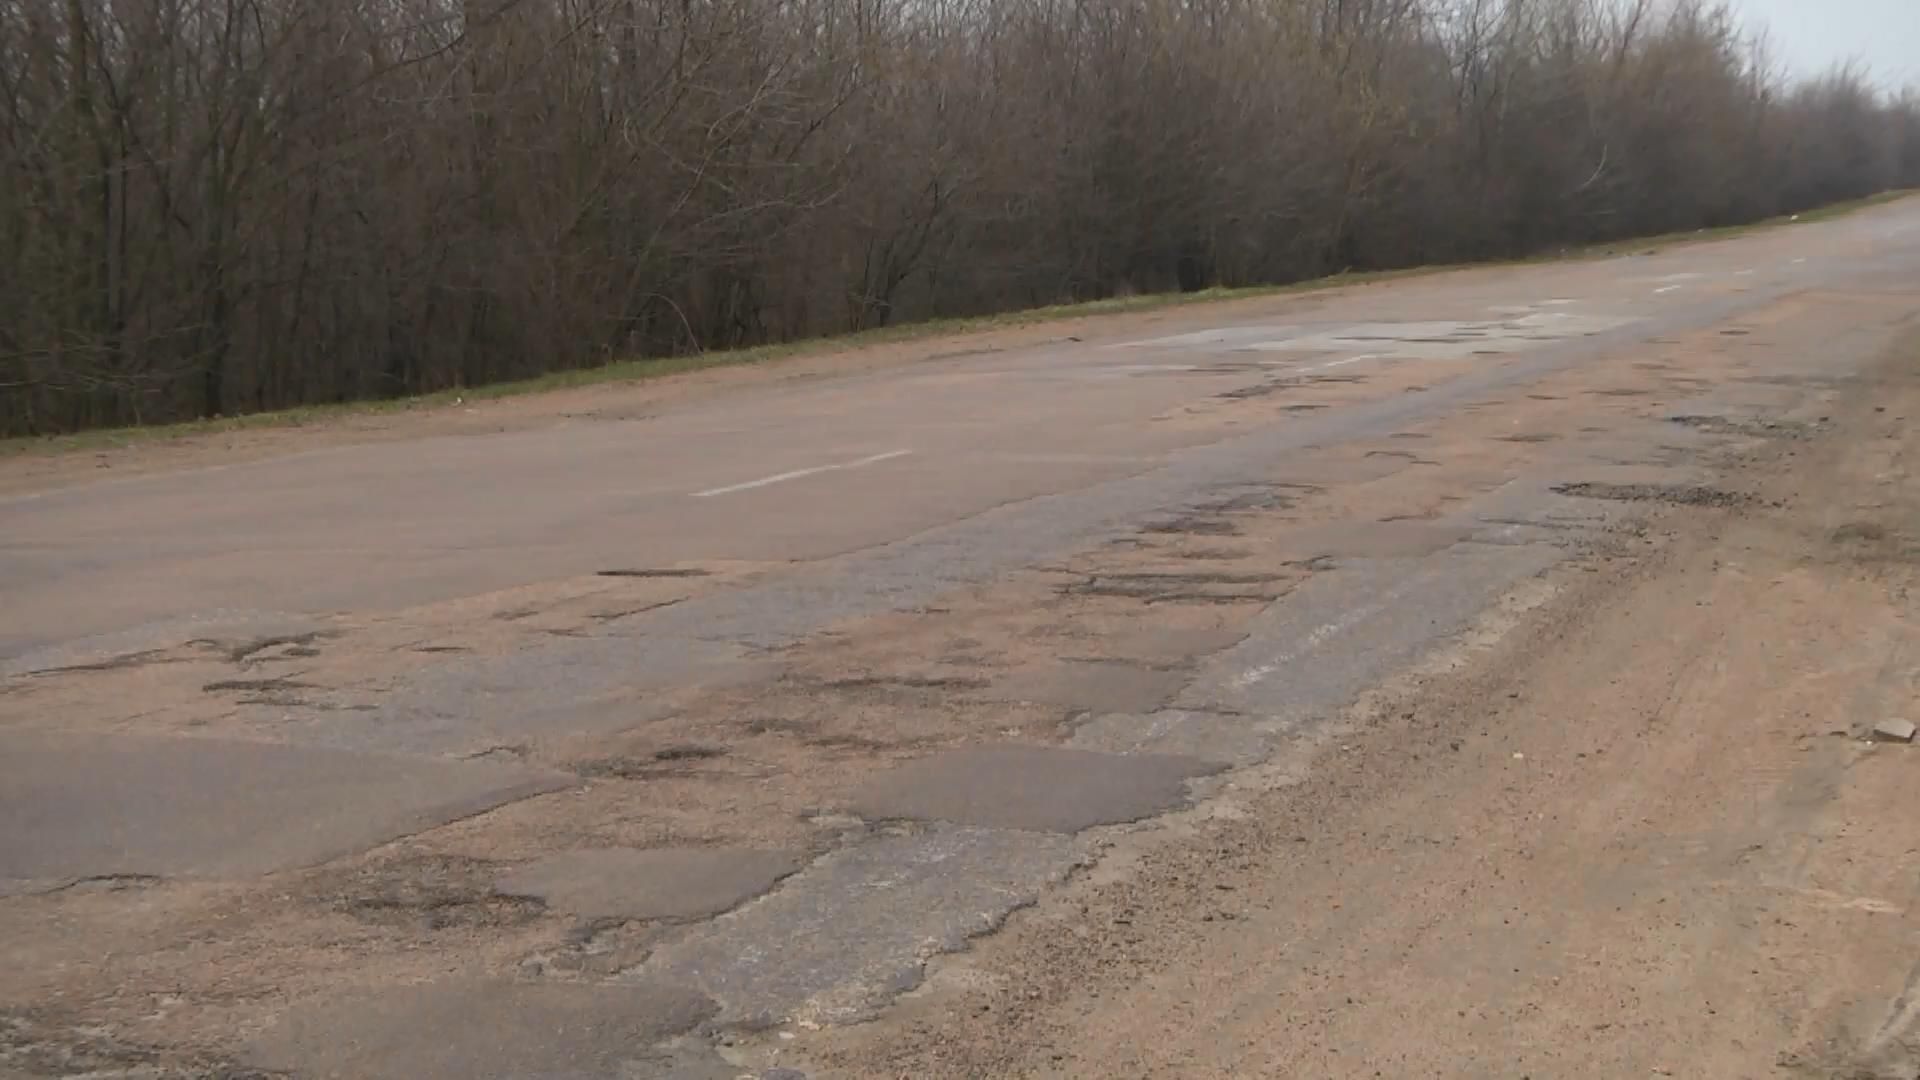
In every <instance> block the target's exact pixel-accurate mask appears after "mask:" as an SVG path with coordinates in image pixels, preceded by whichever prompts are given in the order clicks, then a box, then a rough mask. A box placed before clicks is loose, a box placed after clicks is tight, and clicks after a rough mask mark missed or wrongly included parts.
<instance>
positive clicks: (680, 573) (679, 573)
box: [594, 567, 712, 578]
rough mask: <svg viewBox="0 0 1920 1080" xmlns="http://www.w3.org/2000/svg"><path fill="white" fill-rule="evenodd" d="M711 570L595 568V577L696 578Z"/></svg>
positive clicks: (705, 574)
mask: <svg viewBox="0 0 1920 1080" xmlns="http://www.w3.org/2000/svg"><path fill="white" fill-rule="evenodd" d="M711 573H712V571H711V570H695V569H687V568H681V567H668V568H659V569H655V568H643V569H615V570H596V571H594V574H595V576H597V577H614V578H622V577H623V578H696V577H707V576H708V575H709V574H711Z"/></svg>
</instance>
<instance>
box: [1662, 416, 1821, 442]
mask: <svg viewBox="0 0 1920 1080" xmlns="http://www.w3.org/2000/svg"><path fill="white" fill-rule="evenodd" d="M1672 420H1673V422H1674V423H1676V424H1679V425H1680V426H1681V427H1689V428H1693V429H1694V430H1695V431H1704V432H1706V433H1707V434H1709V435H1744V436H1747V437H1749V438H1755V439H1805V438H1808V437H1810V436H1812V435H1813V434H1814V433H1815V432H1816V431H1818V430H1819V427H1818V425H1815V424H1808V423H1805V422H1802V421H1799V420H1734V419H1731V418H1729V417H1725V416H1676V417H1673V418H1672Z"/></svg>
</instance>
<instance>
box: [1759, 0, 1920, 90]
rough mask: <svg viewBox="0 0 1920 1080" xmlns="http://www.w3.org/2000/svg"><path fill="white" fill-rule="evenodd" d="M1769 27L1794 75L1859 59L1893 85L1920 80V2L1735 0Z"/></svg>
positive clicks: (1775, 49) (1879, 79)
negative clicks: (1839, 62)
mask: <svg viewBox="0 0 1920 1080" xmlns="http://www.w3.org/2000/svg"><path fill="white" fill-rule="evenodd" d="M1731 3H1732V4H1733V7H1734V10H1736V11H1738V12H1739V13H1740V14H1741V15H1742V17H1744V18H1745V19H1746V20H1747V21H1748V23H1749V24H1752V25H1756V26H1757V25H1760V24H1763V23H1764V24H1765V25H1766V26H1768V27H1769V28H1770V29H1771V34H1770V40H1771V42H1772V45H1773V54H1774V56H1775V57H1776V58H1777V59H1778V61H1779V62H1780V63H1782V64H1785V65H1786V66H1787V67H1788V68H1789V69H1790V70H1792V71H1793V72H1794V73H1795V74H1813V73H1817V72H1819V71H1822V70H1824V69H1825V68H1827V67H1829V66H1831V65H1832V64H1834V63H1836V62H1838V61H1842V60H1847V59H1853V58H1857V59H1859V60H1862V61H1864V62H1865V63H1866V64H1867V65H1868V66H1869V68H1870V69H1871V70H1872V73H1873V76H1874V79H1875V81H1876V82H1879V83H1880V84H1881V85H1883V86H1887V87H1889V88H1893V87H1899V86H1906V85H1910V84H1920V0H1731Z"/></svg>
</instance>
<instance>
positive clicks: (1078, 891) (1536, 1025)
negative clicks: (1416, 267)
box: [0, 199, 1920, 1080]
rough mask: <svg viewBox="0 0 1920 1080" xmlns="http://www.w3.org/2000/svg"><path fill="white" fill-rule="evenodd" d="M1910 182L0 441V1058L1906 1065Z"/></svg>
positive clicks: (409, 1075)
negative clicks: (1305, 286) (478, 384)
mask: <svg viewBox="0 0 1920 1080" xmlns="http://www.w3.org/2000/svg"><path fill="white" fill-rule="evenodd" d="M1917 460H1920V200H1916V199H1909V200H1906V201H1902V202H1896V203H1891V204H1887V205H1883V206H1880V207H1877V208H1873V209H1870V210H1866V211H1862V212H1859V213H1856V214H1853V215H1850V216H1847V217H1844V218H1839V219H1835V220H1830V221H1825V222H1820V223H1808V224H1800V225H1791V226H1784V227H1779V228H1772V229H1767V230H1763V231H1758V232H1755V233H1751V234H1748V235H1746V236H1743V237H1739V238H1736V239H1731V240H1721V241H1714V242H1709V243H1697V244H1681V245H1672V246H1667V247H1664V248H1660V249H1649V248H1646V247H1645V246H1640V247H1633V246H1628V247H1624V248H1622V249H1621V250H1620V251H1618V252H1616V253H1613V254H1611V255H1605V256H1598V257H1595V258H1591V259H1587V260H1582V261H1568V262H1558V263H1547V264H1538V265H1530V266H1524V267H1500V268H1488V269H1479V270H1467V271H1456V272H1449V273H1442V274H1433V275H1425V276H1417V277H1410V278H1404V279H1400V280H1396V281H1391V282H1382V283H1376V284H1371V285H1364V286H1348V287H1342V288H1337V289H1331V290H1326V291H1320V292H1314V293H1305V294H1299V295H1292V296H1276V297H1272V298H1265V299H1253V300H1240V301H1234V302H1231V303H1219V304H1210V305H1194V306H1188V307H1179V308H1172V309H1165V310H1162V311H1159V312H1154V313H1146V314H1141V313H1136V314H1126V315H1114V316H1108V317H1100V318H1085V319H1077V320H1071V321H1065V322H1060V323H1053V324H1044V325H1033V326H1026V327H1019V328H1010V329H1005V330H999V331H994V332H989V333H983V334H978V335H973V336H971V337H961V338H954V339H951V340H944V341H934V342H922V343H918V344H914V345H894V346H888V347H885V348H879V349H871V350H866V351H862V352H859V353H852V354H846V355H837V356H834V355H818V356H815V357H813V358H810V359H805V360H798V361H793V362H790V363H786V364H781V365H775V366H769V367H765V368H760V369H754V370H731V371H715V372H709V373H706V374H702V375H697V376H692V377H688V378H683V379H675V380H668V381H664V382H661V383H655V384H647V385H638V386H625V387H602V388H597V389H592V390H579V391H571V392H567V393H563V394H555V395H548V396H544V397H538V398H525V399H513V400H504V401H496V402H488V403H484V404H476V405H474V406H472V407H459V408H452V409H447V410H442V411H437V412H432V413H425V414H419V415H404V414H402V415H385V416H376V417H366V418H361V419H356V420H343V421H339V422H335V423H330V424H327V425H324V426H321V427H318V428H313V429H308V430H288V431H260V432H243V433H236V434H229V435H210V436H201V437H195V438H191V439H184V440H174V441H166V442H159V443H153V444H147V445H133V446H126V447H117V448H107V449H101V450H97V451H87V452H70V453H65V454H60V455H51V456H48V455H42V456H34V457H19V458H15V459H12V460H10V461H7V462H5V463H0V957H4V958H5V960H4V963H0V1076H7V1077H12V1076H88V1077H115V1078H125V1080H131V1078H135V1077H138V1078H143V1080H154V1078H179V1077H203V1076H204V1077H228V1078H241V1077H252V1078H260V1077H281V1076H286V1077H342V1078H396V1080H400V1078H406V1080H436V1078H485V1077H499V1078H525V1077H538V1078H561V1077H566V1078H602V1077H606V1078H627V1080H641V1078H677V1080H721V1078H736V1077H749V1078H767V1080H774V1078H781V1080H799V1078H801V1077H816V1078H818V1077H949V1076H952V1077H1015V1076H1035V1077H1102V1078H1107V1077H1249V1076H1272V1077H1349V1076H1352V1077H1376V1076H1385V1077H1400V1076H1449V1077H1452V1076H1459V1077H1483V1076H1484V1077H1512V1078H1519V1077H1534V1078H1547V1077H1562V1076H1566V1077H1573V1076H1582V1077H1592V1076H1604V1077H1646V1076H1675V1077H1728V1078H1736V1077H1739V1078H1744V1077H1787V1078H1832V1080H1839V1078H1846V1080H1858V1078H1863V1077H1865V1078H1889V1080H1891V1078H1904V1080H1911V1078H1912V1077H1914V1076H1916V1075H1917V1074H1920V908H1917V907H1916V900H1920V745H1908V744H1906V743H1902V742H1898V741H1892V742H1889V741H1876V740H1875V739H1874V738H1873V737H1872V734H1873V729H1874V727H1875V726H1876V725H1878V724H1880V723H1882V722H1883V721H1889V720H1896V719H1900V718H1903V717H1904V718H1907V719H1911V720H1915V721H1920V629H1916V622H1915V615H1916V609H1917V608H1920V597H1917V596H1916V593H1915V589H1916V586H1920V575H1917V574H1916V569H1920V479H1917V478H1916V476H1915V473H1914V469H1915V467H1916V465H1915V463H1916V461H1917Z"/></svg>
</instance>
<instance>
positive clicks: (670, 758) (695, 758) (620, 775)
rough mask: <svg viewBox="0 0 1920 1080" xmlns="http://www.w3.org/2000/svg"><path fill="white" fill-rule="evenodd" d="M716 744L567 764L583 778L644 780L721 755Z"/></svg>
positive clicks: (689, 745)
mask: <svg viewBox="0 0 1920 1080" xmlns="http://www.w3.org/2000/svg"><path fill="white" fill-rule="evenodd" d="M726 754H727V751H726V750H725V749H724V748H722V747H718V746H703V745H699V744H694V743H687V744H681V745H676V746H666V747H662V748H660V749H658V750H655V751H653V752H652V753H650V754H616V755H613V756H610V757H603V758H594V759H592V760H591V761H583V762H579V763H576V764H574V765H573V766H571V768H572V771H573V773H574V774H575V775H576V776H581V777H585V778H587V779H611V780H647V779H656V778H659V777H662V776H671V775H676V774H680V773H684V772H685V771H686V769H687V766H690V765H694V764H697V763H699V762H702V761H714V760H716V759H718V758H722V757H725V756H726Z"/></svg>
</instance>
